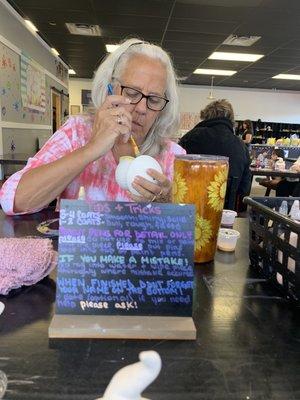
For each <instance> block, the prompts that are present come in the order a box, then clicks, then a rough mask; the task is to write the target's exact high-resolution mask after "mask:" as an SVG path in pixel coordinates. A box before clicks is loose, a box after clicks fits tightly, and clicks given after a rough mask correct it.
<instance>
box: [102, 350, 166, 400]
mask: <svg viewBox="0 0 300 400" xmlns="http://www.w3.org/2000/svg"><path fill="white" fill-rule="evenodd" d="M139 359H140V361H139V362H137V363H135V364H131V365H127V366H126V367H124V368H122V369H120V370H119V371H118V372H116V373H115V375H114V376H113V377H112V379H111V381H110V383H109V385H108V386H107V388H106V390H105V393H104V396H103V397H102V399H98V400H147V399H145V398H143V397H141V394H142V392H143V391H144V390H145V389H146V387H147V386H149V385H150V383H152V382H153V381H154V380H155V379H156V378H157V376H158V374H159V372H160V369H161V358H160V356H159V354H158V353H157V352H156V351H143V352H141V353H140V354H139Z"/></svg>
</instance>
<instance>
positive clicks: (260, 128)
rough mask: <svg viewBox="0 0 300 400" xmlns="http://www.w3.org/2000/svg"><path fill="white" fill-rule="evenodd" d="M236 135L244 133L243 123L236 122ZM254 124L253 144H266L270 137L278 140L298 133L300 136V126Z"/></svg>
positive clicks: (273, 123)
mask: <svg viewBox="0 0 300 400" xmlns="http://www.w3.org/2000/svg"><path fill="white" fill-rule="evenodd" d="M236 122H237V124H238V125H237V128H236V133H237V134H242V133H243V121H236ZM252 124H253V132H254V135H253V140H252V143H253V144H264V143H266V142H267V140H268V139H269V138H270V137H274V138H276V139H281V138H289V137H290V136H291V135H292V134H294V133H297V134H298V135H299V136H300V124H291V123H285V122H263V121H252Z"/></svg>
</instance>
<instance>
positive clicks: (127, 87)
mask: <svg viewBox="0 0 300 400" xmlns="http://www.w3.org/2000/svg"><path fill="white" fill-rule="evenodd" d="M120 87H121V95H122V93H123V90H124V89H131V90H135V91H136V92H137V93H140V94H141V95H142V97H141V98H140V99H139V101H137V102H136V103H134V102H133V101H132V102H131V104H138V103H139V102H140V101H142V100H143V98H145V99H146V105H147V107H148V108H149V110H151V111H162V110H163V109H164V108H165V107H166V105H167V104H168V103H169V101H170V100H168V99H166V98H165V97H161V96H156V95H155V94H148V95H146V94H144V93H143V92H141V91H140V90H137V89H135V88H132V87H130V86H124V85H120ZM150 97H156V98H158V99H162V100H164V101H165V105H164V106H163V108H161V109H160V110H154V109H153V108H151V107H149V104H148V99H149V98H150Z"/></svg>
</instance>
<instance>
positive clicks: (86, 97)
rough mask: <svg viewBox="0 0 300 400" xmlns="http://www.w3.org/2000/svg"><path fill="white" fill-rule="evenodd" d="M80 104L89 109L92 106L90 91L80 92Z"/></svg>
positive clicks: (83, 90)
mask: <svg viewBox="0 0 300 400" xmlns="http://www.w3.org/2000/svg"><path fill="white" fill-rule="evenodd" d="M81 104H82V105H85V106H89V107H90V106H92V105H93V102H92V91H91V90H86V89H82V90H81Z"/></svg>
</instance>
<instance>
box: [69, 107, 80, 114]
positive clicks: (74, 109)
mask: <svg viewBox="0 0 300 400" xmlns="http://www.w3.org/2000/svg"><path fill="white" fill-rule="evenodd" d="M79 113H80V106H77V105H71V115H76V114H79Z"/></svg>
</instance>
